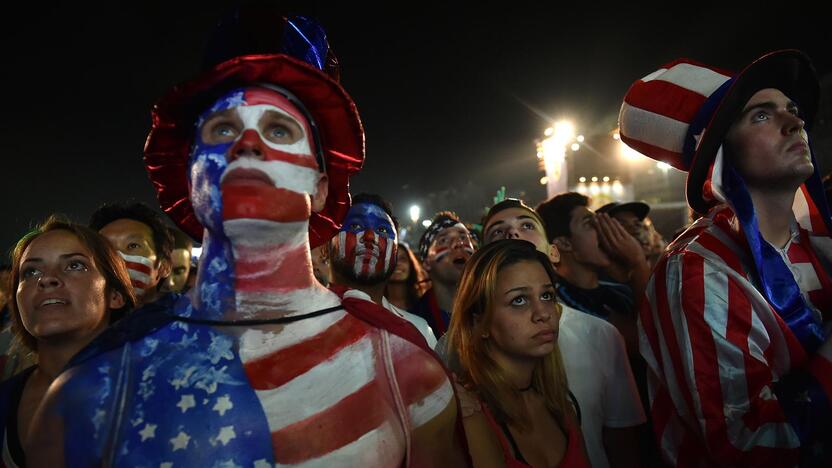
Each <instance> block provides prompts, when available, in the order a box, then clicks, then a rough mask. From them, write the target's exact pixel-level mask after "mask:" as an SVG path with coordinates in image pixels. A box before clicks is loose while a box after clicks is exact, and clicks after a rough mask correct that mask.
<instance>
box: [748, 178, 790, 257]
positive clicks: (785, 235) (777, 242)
mask: <svg viewBox="0 0 832 468" xmlns="http://www.w3.org/2000/svg"><path fill="white" fill-rule="evenodd" d="M796 191H797V189H794V190H790V189H786V190H782V191H772V190H770V189H769V190H756V189H754V188H752V187H749V188H748V193H749V194H750V195H751V200H752V202H753V203H754V211H755V212H756V214H757V225H758V227H759V229H760V234H761V235H762V236H763V238H764V239H765V240H767V241H768V242H769V243H770V244H771V245H773V246H775V247H777V248H783V247H785V246H786V244H788V243H789V240H790V239H791V237H792V232H791V227H792V223H794V221H795V219H794V212H793V211H792V205H793V204H794V195H795V192H796Z"/></svg>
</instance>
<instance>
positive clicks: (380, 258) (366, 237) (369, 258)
mask: <svg viewBox="0 0 832 468" xmlns="http://www.w3.org/2000/svg"><path fill="white" fill-rule="evenodd" d="M396 240H397V234H396V228H395V227H394V226H393V220H392V219H390V216H389V215H388V214H387V213H386V212H385V211H384V210H383V209H381V208H380V207H378V206H376V205H373V204H370V203H357V204H355V205H353V206H352V208H350V211H349V212H348V213H347V217H346V219H345V220H344V224H343V225H342V227H341V231H340V232H339V233H338V236H337V237H336V238H335V240H334V246H333V253H334V254H335V255H334V256H335V258H334V266H335V267H336V268H337V269H338V271H339V272H341V273H342V274H345V275H348V276H349V277H351V278H352V279H356V280H364V281H366V280H371V281H372V280H375V279H378V280H379V281H381V280H383V279H385V278H387V277H388V276H389V275H390V274H391V273H392V272H393V269H394V268H395V264H396V253H397V243H396Z"/></svg>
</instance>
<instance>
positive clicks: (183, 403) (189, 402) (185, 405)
mask: <svg viewBox="0 0 832 468" xmlns="http://www.w3.org/2000/svg"><path fill="white" fill-rule="evenodd" d="M176 406H178V407H179V409H181V410H182V412H183V413H184V412H185V411H188V410H189V409H191V408H193V407H194V406H196V402H195V401H194V396H193V395H191V394H188V395H182V398H180V399H179V403H177V404H176Z"/></svg>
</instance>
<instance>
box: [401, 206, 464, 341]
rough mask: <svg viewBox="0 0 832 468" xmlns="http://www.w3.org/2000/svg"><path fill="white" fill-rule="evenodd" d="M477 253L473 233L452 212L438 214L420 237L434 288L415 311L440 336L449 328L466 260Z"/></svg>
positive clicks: (420, 246)
mask: <svg viewBox="0 0 832 468" xmlns="http://www.w3.org/2000/svg"><path fill="white" fill-rule="evenodd" d="M473 254H474V244H473V241H472V239H471V233H470V232H469V231H468V228H466V227H465V225H464V224H462V221H460V220H459V217H457V215H456V214H454V213H452V212H450V211H443V212H440V213H437V214H436V216H434V218H433V220H432V222H431V224H430V226H428V228H427V229H426V230H425V232H424V234H422V237H421V238H420V239H419V256H420V257H421V259H422V265H423V266H424V267H425V271H427V272H428V275H429V276H430V281H431V288H430V289H428V290H427V292H425V294H424V295H423V296H422V298H421V299H420V300H419V303H418V304H417V305H416V309H415V310H414V311H413V312H414V313H416V315H418V316H420V317H422V318H423V319H425V320H426V321H427V322H428V325H430V328H431V329H432V330H433V332H434V333H435V334H436V337H437V338H441V337H442V335H444V334H445V332H446V331H447V330H448V323H449V322H450V319H451V314H450V310H451V308H452V306H453V302H454V296H456V288H457V286H458V285H459V279H460V278H461V277H462V270H463V268H465V262H467V261H468V259H469V258H471V255H473Z"/></svg>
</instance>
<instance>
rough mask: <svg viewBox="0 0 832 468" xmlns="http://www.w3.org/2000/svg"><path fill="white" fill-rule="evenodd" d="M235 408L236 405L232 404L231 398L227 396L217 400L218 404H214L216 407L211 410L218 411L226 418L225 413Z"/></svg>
mask: <svg viewBox="0 0 832 468" xmlns="http://www.w3.org/2000/svg"><path fill="white" fill-rule="evenodd" d="M233 407H234V403H232V402H231V398H230V397H229V396H228V395H227V394H226V395H223V396H221V397H219V398H217V402H216V403H215V404H214V407H213V408H211V409H212V410H214V411H216V412H217V413H219V414H220V416H225V412H226V411H228V410H230V409H231V408H233Z"/></svg>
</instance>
